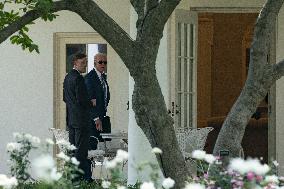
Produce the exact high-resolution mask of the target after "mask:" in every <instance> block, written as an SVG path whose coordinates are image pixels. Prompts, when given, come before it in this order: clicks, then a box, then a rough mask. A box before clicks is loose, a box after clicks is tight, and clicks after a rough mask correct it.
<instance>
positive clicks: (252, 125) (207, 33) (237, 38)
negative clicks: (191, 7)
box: [197, 13, 268, 162]
mask: <svg viewBox="0 0 284 189" xmlns="http://www.w3.org/2000/svg"><path fill="white" fill-rule="evenodd" d="M257 16H258V14H257V13H199V14H198V57H197V125H198V127H206V126H209V127H213V128H214V131H213V132H211V133H210V134H209V136H208V141H207V142H208V145H207V147H206V150H207V151H208V152H210V153H211V152H212V150H213V147H214V144H215V141H216V139H217V136H218V133H219V131H220V129H221V126H222V124H223V122H224V120H225V118H226V115H227V114H228V112H229V111H230V109H231V107H232V106H233V104H234V102H235V101H236V100H237V98H238V96H239V94H240V92H241V90H242V87H243V85H244V83H245V81H246V77H247V70H248V63H249V48H250V44H251V42H252V38H253V30H254V23H255V21H256V18H257ZM267 99H268V97H267ZM242 147H243V149H244V154H245V156H246V157H262V158H263V161H264V162H267V161H268V101H267V100H265V99H264V100H263V101H262V102H261V103H260V105H259V107H258V109H257V111H256V112H255V114H254V115H253V117H252V118H251V120H250V121H249V123H248V126H247V128H246V131H245V135H244V138H243V141H242Z"/></svg>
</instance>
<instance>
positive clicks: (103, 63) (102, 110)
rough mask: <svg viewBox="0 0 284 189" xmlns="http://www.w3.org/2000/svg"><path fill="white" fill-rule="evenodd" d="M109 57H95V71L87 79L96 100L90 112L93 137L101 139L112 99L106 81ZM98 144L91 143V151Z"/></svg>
mask: <svg viewBox="0 0 284 189" xmlns="http://www.w3.org/2000/svg"><path fill="white" fill-rule="evenodd" d="M106 68H107V56H106V55H105V54H103V53H98V54H96V55H95V57H94V69H93V70H91V71H90V72H89V73H88V74H87V75H86V77H85V83H86V86H87V90H88V94H89V98H90V99H96V106H93V107H92V108H91V110H90V117H91V122H92V123H91V135H93V136H95V137H97V138H99V135H100V132H101V131H102V128H103V127H102V120H103V119H104V117H105V116H106V112H107V106H108V103H109V99H110V92H109V86H108V83H107V80H106V74H105V70H106ZM96 147H97V142H96V141H91V143H90V149H96Z"/></svg>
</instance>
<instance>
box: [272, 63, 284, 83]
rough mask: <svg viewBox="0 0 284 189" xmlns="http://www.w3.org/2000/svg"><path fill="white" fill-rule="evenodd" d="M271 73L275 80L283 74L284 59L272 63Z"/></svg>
mask: <svg viewBox="0 0 284 189" xmlns="http://www.w3.org/2000/svg"><path fill="white" fill-rule="evenodd" d="M273 74H274V79H275V81H276V80H278V79H280V78H281V77H282V76H284V59H283V60H281V61H280V62H278V63H277V64H274V65H273Z"/></svg>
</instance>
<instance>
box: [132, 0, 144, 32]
mask: <svg viewBox="0 0 284 189" xmlns="http://www.w3.org/2000/svg"><path fill="white" fill-rule="evenodd" d="M130 3H131V5H132V6H133V8H134V10H135V11H136V13H137V15H138V19H137V21H136V28H137V29H138V28H139V27H140V26H141V25H142V22H143V20H144V15H145V1H144V0H143V1H141V0H130ZM137 33H138V32H137Z"/></svg>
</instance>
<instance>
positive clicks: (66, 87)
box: [63, 53, 94, 180]
mask: <svg viewBox="0 0 284 189" xmlns="http://www.w3.org/2000/svg"><path fill="white" fill-rule="evenodd" d="M72 63H73V69H72V70H71V71H70V72H69V73H68V74H67V75H66V77H65V79H64V84H63V100H64V102H65V103H66V107H67V118H66V121H67V128H68V131H69V142H70V143H71V144H73V145H74V146H76V148H77V149H76V150H75V154H74V155H75V157H76V158H77V160H78V161H79V162H80V165H79V168H80V169H82V170H83V171H84V175H83V179H85V180H91V166H90V165H91V164H90V161H89V160H88V159H87V156H88V146H89V137H90V133H89V124H90V118H89V110H90V108H91V107H92V106H93V104H92V101H91V100H90V99H89V96H88V93H87V88H86V85H85V82H84V78H83V76H82V75H81V74H82V73H84V72H85V71H86V66H87V59H86V55H85V54H82V53H79V54H76V55H74V57H73V59H72ZM93 101H94V100H93Z"/></svg>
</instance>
